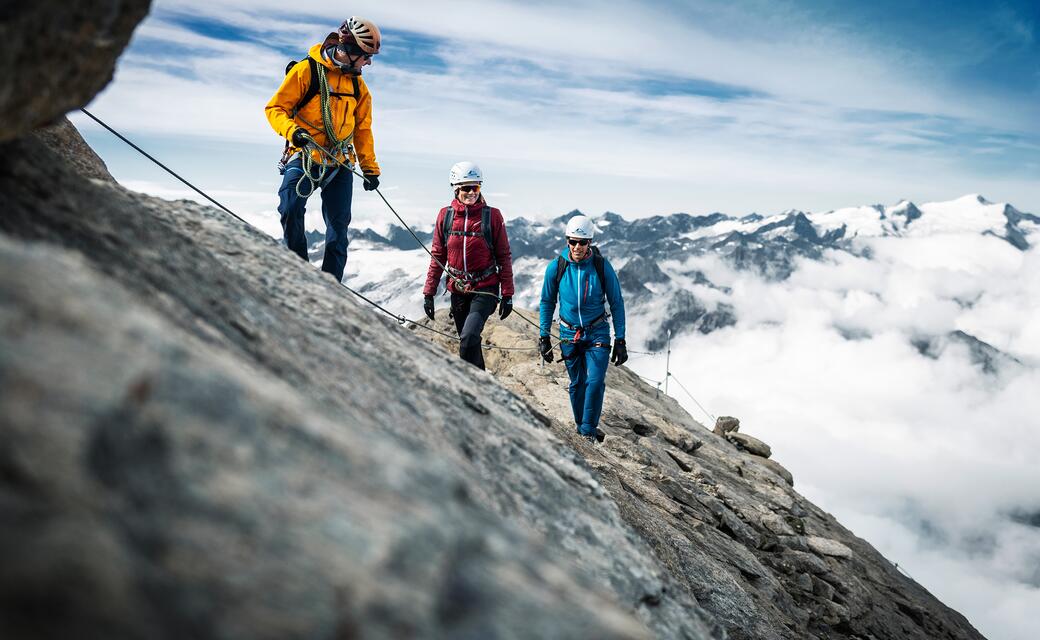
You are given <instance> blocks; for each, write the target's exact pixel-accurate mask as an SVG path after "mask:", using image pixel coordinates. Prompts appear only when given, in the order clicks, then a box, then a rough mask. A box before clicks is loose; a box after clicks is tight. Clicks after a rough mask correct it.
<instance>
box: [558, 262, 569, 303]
mask: <svg viewBox="0 0 1040 640" xmlns="http://www.w3.org/2000/svg"><path fill="white" fill-rule="evenodd" d="M567 264H568V263H567V261H566V260H564V259H563V256H556V283H555V284H556V295H560V282H561V281H562V280H563V274H564V273H566V272H567Z"/></svg>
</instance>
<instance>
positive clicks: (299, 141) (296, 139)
mask: <svg viewBox="0 0 1040 640" xmlns="http://www.w3.org/2000/svg"><path fill="white" fill-rule="evenodd" d="M305 135H307V132H306V131H304V130H303V129H300V128H297V129H296V131H293V132H292V144H293V146H294V147H296V148H297V149H302V148H304V147H305V146H307V138H305V137H304V136H305Z"/></svg>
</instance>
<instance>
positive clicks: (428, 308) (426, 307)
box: [422, 296, 433, 320]
mask: <svg viewBox="0 0 1040 640" xmlns="http://www.w3.org/2000/svg"><path fill="white" fill-rule="evenodd" d="M422 310H423V311H425V312H426V317H427V318H429V319H430V320H433V296H424V297H423V303H422Z"/></svg>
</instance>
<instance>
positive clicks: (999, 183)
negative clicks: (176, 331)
mask: <svg viewBox="0 0 1040 640" xmlns="http://www.w3.org/2000/svg"><path fill="white" fill-rule="evenodd" d="M356 11H358V12H359V13H360V12H362V11H364V12H365V13H366V14H368V15H370V16H372V17H377V18H378V21H379V22H380V24H383V25H385V31H386V32H387V38H386V42H387V44H386V53H385V54H384V55H382V56H381V59H380V60H378V61H377V64H376V65H374V66H373V67H371V68H369V69H368V70H366V78H368V79H369V83H370V85H371V86H372V89H373V94H374V96H375V105H376V106H375V131H376V142H377V150H378V153H379V155H380V159H381V160H382V161H383V164H384V165H385V166H386V169H387V170H386V176H387V178H388V180H389V182H388V184H394V183H395V181H398V182H396V186H399V187H401V197H403V196H405V195H407V196H408V197H409V198H410V199H411V200H413V201H414V202H416V203H417V204H416V205H415V206H414V207H412V211H413V212H414V213H413V214H412V215H414V216H415V220H416V221H418V220H419V219H420V218H424V217H426V216H428V215H429V214H428V212H429V211H431V210H435V209H436V208H438V207H439V206H441V205H442V204H443V202H442V200H443V198H444V189H443V185H442V184H440V181H439V180H438V181H436V182H435V181H433V180H432V179H431V178H429V177H427V176H438V177H439V176H440V175H441V174H442V173H443V169H444V167H446V166H450V165H451V164H452V163H453V162H455V161H457V160H458V159H459V158H462V157H467V158H472V159H475V160H478V161H479V162H480V163H481V164H482V165H484V168H485V171H486V172H487V173H488V175H489V176H494V179H495V180H496V188H498V189H500V190H501V191H504V192H505V191H508V192H509V193H511V194H513V197H512V198H511V201H510V203H509V205H510V210H509V211H507V212H506V214H507V216H511V215H527V216H534V217H538V216H543V215H557V214H558V213H559V211H561V210H568V209H571V208H575V207H578V208H583V209H585V210H589V211H592V212H597V211H602V210H607V209H611V210H615V211H620V212H622V213H625V214H627V215H629V216H642V215H648V214H653V213H667V212H671V211H676V210H686V211H695V212H697V211H706V210H723V211H728V212H732V213H744V212H749V211H753V210H757V211H765V212H769V211H775V210H777V209H780V208H787V207H790V206H797V207H801V208H816V209H825V208H827V207H831V206H836V205H837V204H839V203H847V202H850V201H857V200H859V201H864V202H867V201H892V200H896V199H898V198H900V197H912V198H915V199H919V200H920V199H929V198H934V199H945V198H948V197H949V196H951V195H952V194H955V193H960V192H963V191H964V190H966V189H973V190H978V191H983V192H987V193H992V194H997V195H998V196H999V197H1001V198H1002V199H1007V200H1011V201H1014V202H1016V204H1017V205H1018V206H1020V207H1024V208H1026V209H1027V210H1028V209H1030V208H1032V209H1037V208H1040V207H1033V205H1032V204H1031V203H1033V202H1036V203H1040V191H1038V189H1040V188H1038V187H1037V186H1036V181H1035V180H1032V178H1031V177H1029V176H1028V173H1029V167H1030V166H1031V163H1032V162H1034V161H1035V160H1036V159H1037V157H1038V156H1040V153H1038V151H1040V148H1038V146H1037V144H1038V140H1037V138H1036V136H1035V135H1033V134H1022V133H1021V132H1014V131H1007V130H1005V129H1006V127H1007V125H1009V121H1008V119H1007V117H1006V115H1005V114H1004V113H1003V112H1001V111H999V110H997V111H994V110H992V109H989V108H977V105H975V106H973V105H974V103H973V102H971V101H970V100H950V99H948V96H947V95H946V94H945V93H944V92H945V89H941V88H937V86H936V85H935V83H933V82H928V81H924V80H922V79H921V77H919V75H915V74H917V72H916V71H914V69H915V68H916V67H915V66H914V65H906V64H898V65H895V64H893V62H892V60H890V59H889V57H890V55H894V54H891V52H889V53H886V52H885V51H879V50H876V49H877V48H876V47H875V48H873V49H869V48H868V49H864V47H863V46H862V43H860V42H859V41H858V40H856V39H855V38H852V39H851V40H850V39H848V38H846V37H844V36H845V35H848V34H845V33H844V32H843V31H841V30H839V29H836V28H834V27H832V26H826V25H813V23H812V22H811V20H810V18H811V16H808V15H807V14H805V13H804V12H798V11H794V10H793V9H790V8H788V9H784V10H781V9H774V10H766V9H763V8H762V7H758V6H755V5H746V4H745V5H739V6H735V7H729V8H725V7H723V6H722V5H719V4H716V3H705V4H701V5H695V7H694V9H690V8H689V7H687V6H686V5H667V4H666V5H662V6H658V7H656V8H647V7H645V6H640V7H635V6H634V5H630V4H627V3H620V4H617V5H612V7H611V8H609V9H608V8H604V7H602V6H600V5H596V7H593V6H592V5H586V4H578V5H573V6H568V7H556V6H547V5H544V4H519V3H512V2H503V1H498V2H483V3H470V2H460V3H457V4H452V5H451V6H450V7H442V6H440V5H436V6H435V5H429V4H425V3H400V4H392V5H387V4H386V3H381V4H379V5H366V4H364V3H362V4H360V5H359V6H358V7H357V8H356ZM334 12H335V10H334V9H330V8H329V7H328V5H326V4H320V3H303V5H301V6H300V7H299V9H298V11H296V12H295V13H293V15H292V16H289V15H288V14H287V12H286V10H285V7H284V5H283V4H280V3H275V2H272V1H269V0H261V1H259V2H250V3H244V2H228V3H220V4H213V3H209V2H201V1H198V0H179V1H168V2H160V3H158V5H157V7H156V9H155V11H154V12H153V16H152V17H151V18H150V19H149V20H148V21H146V23H145V24H144V25H143V26H142V27H141V28H140V29H139V31H138V33H137V35H136V37H135V40H134V44H133V46H132V47H131V49H130V50H129V52H128V53H127V54H126V55H125V56H124V58H123V60H122V61H121V63H120V67H119V70H118V73H117V76H116V81H115V82H114V83H113V85H112V86H111V87H110V88H109V89H108V90H107V91H106V92H105V93H104V94H103V95H102V96H101V97H100V98H99V99H98V100H97V101H96V104H95V105H94V106H95V108H96V111H98V112H99V115H102V117H107V118H109V119H111V120H112V121H113V124H116V125H117V126H118V127H120V128H122V129H124V130H127V131H128V132H130V133H132V134H133V135H134V136H135V137H137V138H139V139H142V140H143V141H145V142H148V143H149V146H150V147H152V148H155V147H158V148H159V149H160V150H161V151H164V150H165V148H167V147H173V148H175V147H177V146H178V145H183V144H186V143H188V142H189V141H194V144H196V145H198V146H199V147H201V148H204V149H206V150H207V151H206V153H209V152H210V150H211V149H213V148H214V146H218V145H236V146H239V147H240V149H241V152H240V153H239V154H238V159H236V160H235V161H233V162H229V163H226V164H225V165H224V166H223V167H222V168H221V170H220V173H221V175H222V181H223V182H226V183H228V182H229V183H233V184H232V185H231V186H233V188H234V189H235V190H237V191H246V190H250V189H252V188H253V187H252V186H251V184H249V183H250V182H252V181H253V180H254V178H253V177H254V176H256V175H260V174H261V173H266V172H267V171H268V169H267V168H266V167H267V166H269V165H270V164H271V161H270V160H266V159H265V158H269V157H276V156H277V154H278V150H277V149H278V146H279V144H280V143H279V139H278V138H277V136H275V135H274V134H273V132H272V131H271V130H270V128H269V127H268V125H267V124H266V121H265V120H264V118H263V113H262V106H263V104H264V103H266V101H267V99H268V98H269V97H270V95H271V93H273V91H274V88H275V86H276V85H277V82H278V79H279V76H280V74H281V70H282V69H283V68H284V64H285V62H286V61H287V59H289V57H290V56H295V57H298V56H299V55H301V54H302V52H303V51H304V50H305V49H306V48H307V47H308V46H309V45H310V44H311V43H312V41H314V40H316V39H317V37H318V36H317V35H316V34H320V33H324V32H325V31H326V30H328V29H330V28H331V25H335V24H337V23H338V22H339V21H340V20H342V16H340V15H339V14H338V13H334ZM618 15H624V16H626V19H625V20H618V19H616V16H618ZM290 17H291V19H289V18H290ZM526 24H538V25H539V29H517V28H516V25H526ZM734 25H739V26H740V28H739V29H736V28H734ZM633 33H638V34H652V35H653V37H652V38H651V39H650V40H648V41H647V43H646V46H640V47H639V48H638V49H637V52H638V53H637V52H636V51H633V50H632V48H631V46H629V45H626V44H625V43H627V42H629V41H630V38H631V37H632V34H633ZM795 35H797V37H795ZM767 36H769V37H767ZM604 43H607V46H604ZM908 68H909V70H907V69H908ZM995 115H999V116H1000V117H997V118H994V116H995ZM993 120H997V121H999V122H1000V123H1001V126H1002V127H1004V129H1002V128H998V127H994V126H993ZM460 125H461V129H462V130H461V131H460ZM1034 132H1035V127H1034ZM87 135H88V138H89V139H90V141H91V142H95V141H96V140H97V135H96V134H95V133H93V132H92V131H91V130H90V129H87ZM264 149H266V151H264ZM216 155H218V156H219V155H220V153H219V152H218V153H217V154H216ZM880 158H883V161H881V162H879V159H880ZM428 172H429V173H428ZM117 177H124V178H125V179H134V178H135V176H117ZM497 180H502V181H503V182H502V183H501V184H498V183H497ZM640 185H646V186H647V187H648V188H647V189H639V186H640ZM969 185H970V186H969ZM633 187H635V188H633ZM395 197H398V196H397V194H395ZM419 203H421V204H419ZM362 206H364V205H363V204H362ZM366 215H370V216H373V217H374V216H375V215H376V212H375V211H374V210H373V211H368V212H367V213H366Z"/></svg>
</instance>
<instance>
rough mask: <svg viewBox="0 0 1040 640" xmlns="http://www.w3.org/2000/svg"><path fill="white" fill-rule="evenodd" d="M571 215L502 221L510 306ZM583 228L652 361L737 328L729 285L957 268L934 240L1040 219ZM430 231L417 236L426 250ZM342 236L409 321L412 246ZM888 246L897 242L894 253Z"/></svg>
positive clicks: (525, 295) (554, 248) (1024, 239)
mask: <svg viewBox="0 0 1040 640" xmlns="http://www.w3.org/2000/svg"><path fill="white" fill-rule="evenodd" d="M577 213H579V212H578V211H571V212H569V213H567V214H564V215H561V216H559V217H558V218H555V219H553V220H550V221H547V222H540V221H531V220H527V219H525V218H514V219H511V220H509V221H508V230H509V239H510V245H511V248H512V252H513V261H514V273H515V281H516V289H517V296H516V303H517V304H518V305H519V306H523V307H527V308H535V307H537V300H538V295H539V291H540V288H541V282H542V275H543V272H544V269H545V266H546V264H547V263H548V261H549V260H551V259H552V258H553V257H555V256H556V255H557V254H558V253H559V252H560V251H561V250H562V249H563V247H564V244H563V240H562V238H563V230H564V227H565V224H566V221H567V220H568V219H569V218H570V217H571V216H573V215H575V214H577ZM593 220H594V221H595V223H596V226H597V228H598V230H599V233H598V235H597V238H596V244H597V245H598V246H599V247H600V249H601V251H602V252H603V254H604V255H605V256H607V257H608V258H609V259H610V260H611V262H612V264H613V265H614V267H615V269H617V271H618V277H619V279H620V280H621V285H622V289H623V291H624V293H625V300H626V307H627V310H628V314H629V316H630V317H631V318H633V320H634V321H633V322H629V326H630V327H631V328H632V329H631V333H632V338H634V339H635V341H636V342H638V343H639V344H640V347H641V348H645V349H648V350H651V351H656V350H659V349H661V348H663V347H664V345H665V344H666V342H667V339H668V335H669V333H671V335H672V336H673V337H674V336H678V335H680V334H683V333H689V332H692V331H697V332H700V333H703V334H707V333H711V332H713V331H717V330H719V329H723V328H725V327H730V326H733V325H735V324H736V323H737V322H738V320H739V313H738V311H737V309H736V307H735V305H734V301H733V290H732V289H733V287H732V285H733V283H734V281H736V280H738V279H741V278H746V277H752V278H756V279H759V280H761V281H764V282H781V281H785V280H787V279H788V278H790V277H791V275H792V274H793V273H794V272H795V270H796V269H797V268H798V266H799V264H803V263H805V262H806V261H814V262H817V263H820V264H828V263H834V262H835V261H836V260H839V259H840V258H841V257H846V258H847V257H854V258H859V259H863V260H868V261H869V260H870V259H871V257H872V256H873V255H874V253H875V252H877V251H888V250H896V251H897V252H898V250H899V249H898V248H899V247H901V246H902V245H903V244H905V249H906V250H907V251H913V252H915V253H918V252H920V251H922V247H921V246H920V244H921V240H923V239H931V240H932V241H933V242H930V243H928V244H935V243H937V244H935V247H934V249H935V251H937V252H938V254H937V255H936V256H935V258H936V260H938V264H937V265H936V266H945V267H948V268H950V269H954V270H960V269H963V268H964V267H963V264H962V263H963V261H964V256H961V255H958V254H957V253H956V252H951V253H949V254H948V255H943V254H942V245H943V244H944V243H943V241H942V240H941V239H942V238H943V237H946V238H955V237H963V236H965V235H968V236H988V237H991V238H993V239H999V240H1001V241H1003V242H1004V243H1006V244H1008V245H1010V246H1011V247H1013V248H1014V249H1015V250H1017V251H1019V252H1022V251H1025V250H1027V249H1028V248H1029V247H1030V246H1031V240H1030V237H1031V236H1032V235H1033V234H1035V232H1036V230H1037V229H1040V217H1038V216H1036V215H1032V214H1029V213H1023V212H1021V211H1019V210H1017V209H1016V208H1014V207H1013V206H1011V205H1010V204H995V203H991V202H989V201H987V200H985V199H984V198H983V197H981V196H978V195H969V196H964V197H963V198H959V199H957V200H953V201H950V202H939V203H928V204H923V205H920V206H918V205H915V204H914V203H912V202H909V201H906V200H904V201H901V202H899V203H897V204H894V205H890V206H884V205H869V206H862V207H852V208H845V209H837V210H834V211H827V212H822V213H813V212H803V211H797V210H788V211H784V212H782V213H778V214H774V215H769V216H762V215H758V214H751V215H747V216H742V217H734V216H729V215H726V214H723V213H710V214H706V215H689V214H686V213H676V214H672V215H669V216H653V217H649V218H641V219H637V220H631V221H629V220H626V219H624V218H623V217H621V216H620V215H617V214H615V213H610V212H607V213H604V214H602V215H599V216H597V217H594V218H593ZM431 231H432V230H422V231H418V232H417V233H418V235H419V237H420V238H421V239H422V240H423V242H425V243H426V244H427V245H429V243H430V240H431ZM352 233H353V239H352V240H353V241H352V244H351V249H350V250H351V255H350V266H349V267H348V269H347V271H348V275H347V283H348V284H349V285H351V286H352V287H357V288H360V289H361V290H362V291H363V292H365V293H366V295H371V296H373V297H374V298H375V299H377V300H379V301H380V302H382V303H385V304H388V305H389V306H391V307H392V308H396V309H397V310H399V311H400V312H403V313H410V314H414V312H415V311H416V310H417V309H418V308H419V304H420V295H421V294H420V291H421V288H422V282H423V280H424V277H425V272H426V266H427V264H428V257H427V256H426V255H425V254H424V253H423V252H422V251H421V250H419V249H417V248H416V243H415V240H414V239H413V238H412V237H411V235H410V234H408V233H407V231H405V230H404V229H403V228H401V227H399V226H396V225H390V226H389V228H388V231H387V232H385V233H378V232H376V231H374V230H372V229H363V230H356V231H352ZM311 238H312V240H313V241H314V244H313V245H312V252H313V253H312V255H313V257H314V258H315V259H316V260H317V261H319V262H320V259H321V251H322V244H321V239H322V236H321V234H320V233H317V232H312V235H311ZM893 240H905V241H906V242H905V243H899V242H896V243H895V244H893V242H892V241H893ZM1033 242H1035V239H1034V240H1033ZM387 252H392V253H387ZM970 261H974V258H972V259H971V260H970ZM961 302H962V301H961ZM841 329H842V330H843V331H851V330H850V329H849V328H848V327H842V328H841ZM955 331H960V333H961V334H964V335H965V336H967V337H968V338H971V339H974V340H978V342H979V343H980V344H982V345H985V346H989V345H986V343H985V341H984V340H981V339H980V338H978V337H976V336H971V335H970V334H967V333H965V332H964V331H961V330H959V329H955V328H952V327H951V328H950V329H949V331H944V332H941V333H939V334H936V335H915V337H914V344H915V345H916V346H917V347H918V348H919V350H920V352H921V353H922V354H928V353H935V351H936V349H938V348H939V347H938V346H937V345H939V344H940V343H941V344H945V343H946V342H947V341H948V340H949V339H954V340H955V341H956V340H959V339H960V338H957V337H955V336H954V335H953V334H954V332H955ZM854 334H855V331H851V333H850V334H849V335H854ZM922 345H926V346H922ZM989 348H991V349H992V348H994V347H989ZM980 357H981V356H980ZM990 360H991V359H986V361H987V362H989V361H990ZM1011 360H1014V359H1013V358H1011Z"/></svg>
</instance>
